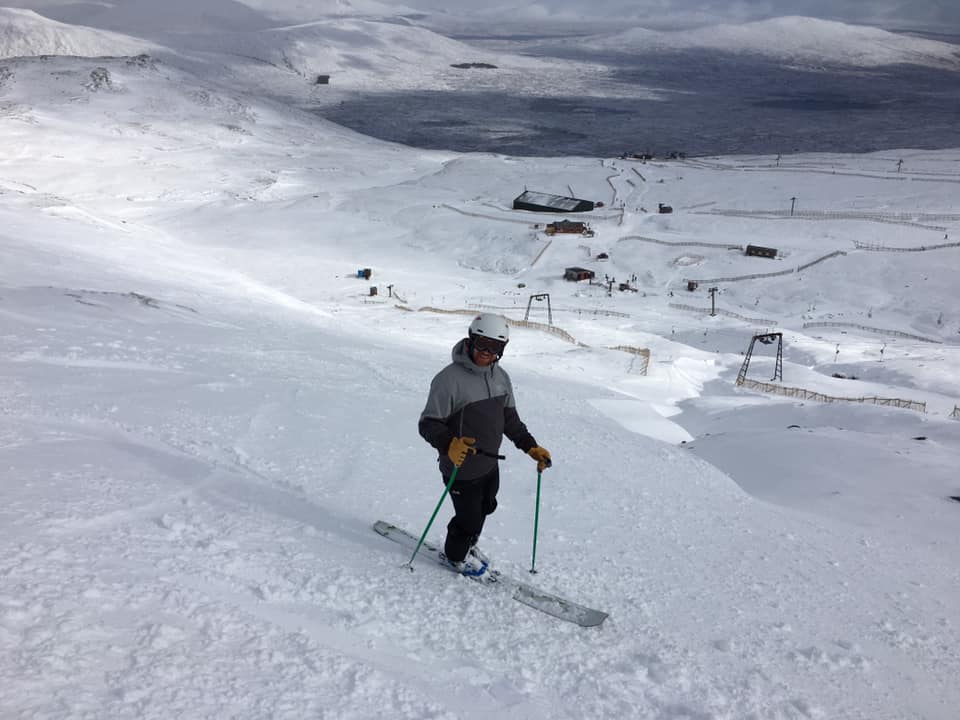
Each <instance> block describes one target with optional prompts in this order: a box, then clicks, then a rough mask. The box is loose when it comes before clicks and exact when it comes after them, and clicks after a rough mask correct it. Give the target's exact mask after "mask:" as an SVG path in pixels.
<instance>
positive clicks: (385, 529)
mask: <svg viewBox="0 0 960 720" xmlns="http://www.w3.org/2000/svg"><path fill="white" fill-rule="evenodd" d="M373 529H374V531H375V532H376V533H377V534H379V535H382V536H383V537H385V538H387V539H389V540H392V541H393V542H395V543H398V544H399V545H402V546H403V547H405V548H407V549H409V550H410V551H411V552H412V551H413V549H414V548H416V547H417V542H418V541H419V538H418V537H416V536H414V535H411V534H410V533H408V532H407V531H406V530H404V529H402V528H399V527H397V526H396V525H391V524H390V523H388V522H384V521H383V520H378V521H377V522H375V523H374V524H373ZM438 553H439V549H438V548H437V546H436V545H433V544H432V543H430V542H429V541H426V540H425V541H424V543H423V545H421V546H420V554H421V555H426V556H427V557H429V558H431V559H432V560H433V561H434V562H436V563H437V564H438V565H439V564H440V561H439V557H438ZM491 573H492V574H493V577H492V578H491V579H490V580H487V581H486V582H485V583H484V584H488V585H491V586H495V587H504V588H506V589H507V590H510V591H512V593H513V599H514V600H516V601H517V602H521V603H523V604H524V605H526V606H528V607H532V608H533V609H535V610H539V611H540V612H542V613H546V614H547V615H552V616H553V617H555V618H558V619H560V620H565V621H567V622H572V623H575V624H577V625H579V626H580V627H597V626H598V625H600V624H601V623H603V621H604V620H606V619H607V613H605V612H601V611H600V610H594V609H593V608H589V607H586V606H584V605H580V604H579V603H575V602H573V601H571V600H567V599H565V598H562V597H560V596H559V595H555V594H553V593H551V592H547V591H545V590H541V589H540V588H536V587H534V586H532V585H529V584H527V583H523V582H520V581H519V580H515V579H513V578H511V577H509V576H507V575H504V574H503V573H501V572H499V571H497V570H492V571H491Z"/></svg>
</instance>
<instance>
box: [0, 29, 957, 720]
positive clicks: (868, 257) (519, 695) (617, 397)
mask: <svg viewBox="0 0 960 720" xmlns="http://www.w3.org/2000/svg"><path fill="white" fill-rule="evenodd" d="M3 21H4V22H5V23H7V25H6V26H5V27H9V26H10V25H11V24H12V25H17V24H19V23H22V22H28V23H29V22H32V21H33V19H32V18H31V17H30V16H27V15H22V14H11V13H9V12H7V13H5V14H4V15H3ZM24 27H27V26H24ZM83 33H86V31H85V30H83V29H78V30H77V34H76V35H72V36H71V37H72V41H77V42H79V40H77V39H78V38H84V37H86V38H88V39H89V43H90V45H89V46H88V47H87V48H86V49H85V48H84V47H76V46H71V47H72V50H71V52H70V55H72V56H75V57H53V56H49V54H46V56H43V57H40V55H44V53H41V52H39V51H37V52H30V51H29V48H28V49H27V50H18V51H17V52H16V54H18V55H28V56H31V57H11V56H10V55H11V54H12V53H11V52H8V51H3V52H0V56H7V57H5V59H2V60H0V138H2V143H3V147H4V148H5V149H6V152H5V153H3V154H2V156H0V247H2V250H3V258H4V261H3V263H2V264H0V337H2V340H3V342H2V345H0V376H2V380H0V408H2V413H0V528H2V533H0V578H2V582H0V716H2V717H24V718H26V717H31V718H33V717H37V718H40V717H42V718H82V717H91V718H92V717H95V718H163V719H164V720H167V719H168V718H170V717H234V718H303V717H321V718H337V719H338V720H339V719H340V718H371V717H391V718H411V719H413V718H416V719H421V718H490V717H498V718H517V719H518V720H519V719H521V718H522V719H524V720H528V719H531V718H534V719H537V718H544V719H546V718H551V719H553V718H571V719H573V718H577V719H579V718H611V719H612V718H662V719H663V720H682V719H687V718H697V719H698V720H732V719H737V720H739V719H742V718H757V719H759V718H776V719H791V720H794V719H798V718H845V719H846V718H862V719H864V720H868V719H869V720H876V719H877V718H898V719H901V718H924V719H936V720H952V718H955V717H956V707H957V706H958V705H960V689H958V687H957V685H956V681H955V679H956V677H958V675H960V626H958V620H957V618H958V617H960V589H958V588H960V559H958V558H960V553H958V549H960V540H958V533H957V532H956V528H957V523H958V522H960V503H958V502H955V501H953V500H951V499H950V497H951V496H960V483H958V481H957V472H956V468H957V465H958V459H960V419H958V417H957V416H958V415H960V410H958V405H960V390H958V389H957V385H956V378H957V373H958V370H960V311H958V302H957V299H958V298H957V283H956V276H957V270H958V268H960V245H958V244H957V243H958V241H960V208H958V205H957V198H958V197H960V194H958V187H960V149H951V150H940V151H930V150H924V151H919V150H910V149H903V150H897V151H886V152H879V153H874V154H870V155H862V156H853V155H829V154H807V155H797V156H783V157H768V156H739V157H715V158H696V159H690V160H673V161H665V160H653V161H648V162H641V161H639V160H634V159H621V158H589V157H567V158H550V159H544V158H512V157H506V156H500V155H489V154H466V155H461V154H456V153H452V152H439V151H424V150H417V149H414V148H406V147H401V146H396V145H390V144H387V143H382V142H378V141H374V140H371V139H368V138H364V137H362V136H360V135H357V134H355V133H352V132H349V131H347V130H344V129H342V128H339V127H337V126H334V125H332V124H329V123H326V122H324V121H322V120H320V119H318V118H317V117H316V116H315V115H311V114H308V113H305V112H301V111H300V110H298V109H296V108H295V107H292V106H291V105H289V104H282V103H279V102H277V101H275V100H271V99H267V98H265V97H263V96H262V95H260V94H258V93H256V92H252V91H251V88H255V89H259V88H260V87H261V83H262V79H263V78H262V76H260V75H257V74H255V72H254V71H253V70H250V68H249V67H248V66H246V65H243V64H242V63H241V61H240V60H236V59H232V58H231V56H229V55H220V54H217V53H215V52H214V50H213V49H211V50H210V51H209V53H208V54H197V53H195V51H194V50H183V54H180V51H178V50H177V49H176V48H171V49H169V50H166V51H162V52H159V53H157V54H151V55H147V56H142V55H140V56H136V57H133V56H131V57H101V56H103V55H112V56H119V55H124V54H125V53H126V52H128V51H127V50H123V51H116V52H115V51H111V50H110V48H109V47H107V48H104V47H103V46H102V45H101V44H100V43H101V40H102V36H101V35H97V36H96V37H94V36H90V35H85V34H83ZM10 36H11V35H7V34H5V35H4V37H10ZM28 36H29V33H28V32H27V31H26V30H24V32H23V33H20V34H17V35H15V37H18V38H22V37H28ZM38 42H41V41H40V40H38ZM105 51H109V52H105ZM137 55H139V52H138V53H137ZM79 56H86V57H79ZM248 70H249V71H250V75H249V76H248V75H247V74H246V73H247V71H248ZM245 78H247V80H248V83H247V84H244V79H245ZM228 80H229V81H230V84H227V81H228ZM525 187H526V188H529V189H531V190H535V191H540V192H547V193H557V194H571V195H575V196H576V197H581V198H587V199H593V200H599V201H603V203H604V206H603V207H601V208H598V209H597V210H595V211H593V212H591V213H587V214H585V215H581V216H579V217H577V218H575V219H583V220H585V221H586V222H588V223H589V225H590V227H591V229H592V231H593V233H594V234H593V236H591V237H583V236H576V235H562V234H558V235H554V236H552V237H550V236H547V235H546V234H545V233H544V224H545V223H546V222H551V221H553V220H556V219H558V218H557V216H551V215H547V214H538V213H527V212H522V211H514V210H512V209H511V202H512V200H513V198H514V197H515V196H516V195H518V194H519V193H520V192H522V190H523V189H524V188H525ZM659 203H666V204H669V205H670V206H672V208H673V212H672V213H670V214H660V213H658V212H656V210H657V206H658V204H659ZM747 244H755V245H760V246H764V247H771V248H774V249H776V250H777V256H776V258H773V259H768V258H763V257H753V256H748V255H746V254H745V246H746V245H747ZM601 254H606V255H607V256H608V257H607V258H606V259H600V257H599V256H600V255H601ZM571 266H582V267H586V268H589V269H592V270H594V271H595V273H596V275H597V282H596V283H587V282H580V283H574V282H569V281H566V280H564V279H563V273H564V270H565V268H567V267H571ZM364 268H370V269H371V271H372V275H371V278H370V279H369V280H367V279H364V278H363V277H359V276H358V270H362V269H364ZM745 276H759V277H745ZM734 278H741V279H734ZM607 281H609V282H607ZM690 281H694V282H696V283H699V284H697V285H696V287H695V289H694V290H688V289H687V288H688V287H689V285H688V283H689V282H690ZM621 283H622V284H624V285H625V286H627V287H626V289H623V290H621V289H620V285H621ZM712 287H715V288H717V291H716V294H715V296H713V297H711V295H710V294H709V290H710V288H712ZM372 288H376V294H372V292H373V291H372ZM539 293H548V294H549V296H550V304H549V314H548V307H547V305H546V301H544V300H541V301H536V300H533V299H532V298H531V295H532V294H539ZM481 309H483V310H488V311H493V312H501V313H503V314H504V315H506V316H507V317H508V318H509V319H511V320H513V321H517V324H515V325H514V326H513V328H512V331H511V333H512V337H511V341H510V344H509V345H508V348H507V352H506V354H505V356H504V358H503V361H502V362H503V366H504V367H505V368H506V369H507V370H508V372H510V374H511V377H512V379H513V383H514V387H515V391H516V395H517V402H518V409H519V411H520V415H521V417H522V418H523V419H524V420H525V421H526V423H527V425H528V427H529V428H530V430H531V432H532V433H533V434H534V436H535V437H536V439H537V441H538V442H539V443H540V444H541V445H543V446H544V447H546V448H548V449H549V450H550V451H551V452H552V454H553V458H554V466H553V467H552V468H550V469H549V470H547V471H546V472H544V474H543V478H542V487H541V491H542V496H541V502H540V507H539V534H538V538H537V556H536V566H537V570H538V574H537V575H536V576H531V575H529V574H528V572H527V571H528V570H529V569H530V564H531V561H532V557H531V549H532V542H533V539H534V538H533V520H534V514H535V511H536V504H535V503H536V494H537V475H536V469H535V465H534V463H533V462H532V461H531V460H530V458H528V457H526V456H524V455H523V454H521V453H519V452H517V451H515V450H514V449H513V448H512V447H508V446H507V445H505V447H504V448H503V450H504V452H505V454H506V455H507V459H506V460H505V461H503V462H502V464H501V476H502V480H501V492H500V496H499V500H500V507H499V508H498V510H497V512H496V513H495V514H493V515H492V516H491V517H490V519H489V521H488V523H487V527H486V529H485V532H484V537H483V542H482V545H483V547H484V549H485V551H486V552H487V553H488V554H489V555H491V556H492V557H493V558H494V560H495V563H496V565H497V566H498V567H499V568H500V569H502V570H503V571H504V572H506V573H508V574H510V575H512V576H514V577H517V578H519V579H524V580H532V581H533V582H534V584H536V585H539V586H541V587H543V588H544V589H547V590H551V591H554V592H557V593H559V594H561V595H563V596H565V597H568V598H570V599H572V600H575V601H577V602H580V603H582V604H584V605H588V606H590V607H594V608H597V609H600V610H603V611H604V612H607V613H609V615H610V617H609V619H607V620H606V622H605V623H604V624H603V625H602V626H601V627H599V628H592V629H585V628H579V627H577V626H575V625H573V624H570V623H564V622H562V621H560V620H557V619H555V618H552V617H549V616H547V615H544V614H542V613H539V612H537V611H536V610H533V609H531V608H529V607H527V606H525V605H522V604H520V603H517V602H515V601H513V600H512V599H511V598H510V596H509V594H505V593H502V592H499V591H498V589H497V588H496V587H484V586H480V585H478V584H476V583H474V582H472V581H471V580H468V579H466V578H460V577H456V576H454V575H452V574H450V573H449V572H446V571H445V570H443V569H442V568H439V567H435V566H433V565H431V564H428V563H424V562H422V561H417V562H415V563H414V571H413V572H410V571H409V570H408V569H406V568H405V567H404V565H405V563H407V561H408V560H409V559H410V558H409V556H408V555H407V554H406V553H405V552H403V550H402V549H401V548H399V547H398V546H395V545H394V544H392V543H390V542H388V541H386V540H384V539H383V538H381V537H379V536H377V535H376V534H375V533H374V532H373V531H372V530H371V525H372V524H373V523H374V522H375V521H376V520H378V519H384V520H387V521H390V522H392V523H395V524H397V525H399V526H402V527H404V528H406V529H408V530H409V531H411V532H413V533H420V532H422V531H423V529H424V527H425V526H426V523H427V521H428V519H429V517H430V514H431V512H432V511H433V508H434V507H435V505H436V503H437V501H438V500H439V499H440V497H441V493H442V491H443V486H442V484H441V480H440V476H439V473H438V472H437V468H436V464H435V461H436V453H435V452H434V451H433V450H432V449H431V448H430V447H429V446H427V444H426V443H425V442H423V440H422V439H421V438H420V437H419V436H418V434H417V428H416V426H417V420H418V417H419V413H420V411H421V409H422V407H423V403H424V401H425V398H426V393H427V389H428V386H429V382H430V379H431V378H432V377H433V375H434V374H435V373H436V372H437V371H439V370H440V369H441V368H442V367H443V366H444V365H445V364H446V363H447V362H449V353H450V349H451V347H452V346H453V345H454V344H455V343H456V342H457V341H458V340H459V339H460V338H462V337H463V336H464V333H465V328H466V326H467V324H468V323H469V320H470V317H471V315H472V314H473V313H475V312H477V311H478V310H481ZM711 310H713V311H714V313H715V314H711ZM525 317H526V318H527V319H528V320H529V321H530V323H529V324H528V325H526V326H524V325H522V324H520V321H522V320H524V318H525ZM561 331H562V332H561ZM765 333H782V338H783V365H782V378H779V377H778V379H777V380H776V381H775V382H773V381H772V380H771V378H772V377H774V376H775V375H777V367H776V361H775V358H776V350H777V344H776V343H775V342H774V343H771V344H763V343H756V344H755V346H754V348H753V356H752V360H751V363H750V365H749V368H748V369H747V372H746V377H747V379H748V380H749V381H751V382H750V383H748V384H746V385H741V386H738V385H737V384H736V382H735V381H736V379H737V376H738V373H739V372H740V370H741V367H742V365H743V363H744V360H745V354H744V353H745V352H746V350H747V348H748V346H749V345H750V342H751V339H752V338H753V337H754V335H755V334H765ZM631 349H633V351H631ZM644 350H646V351H649V358H647V357H646V356H645V355H644V354H643V352H642V351H644ZM754 381H755V382H757V383H761V382H762V383H770V382H773V384H774V385H776V386H779V387H781V388H793V389H795V391H796V392H799V391H804V392H806V393H820V394H822V395H824V396H830V397H832V398H847V399H848V400H851V401H842V400H838V401H835V402H829V403H827V402H821V401H818V400H816V399H813V398H811V397H807V398H802V397H796V396H785V395H780V394H773V393H770V392H764V391H763V390H762V389H761V388H760V387H759V386H754V385H753V384H752V383H753V382H754ZM863 398H868V399H869V398H881V399H885V400H888V401H889V400H898V401H901V403H912V404H913V405H911V407H912V408H922V409H911V408H910V407H896V406H893V405H890V404H886V405H884V404H879V405H878V404H873V403H872V402H870V401H869V400H868V401H867V402H861V401H860V400H861V399H863ZM449 517H450V508H449V504H447V505H446V506H444V507H443V508H442V510H441V512H440V514H439V516H438V519H437V521H436V523H435V524H434V526H433V527H432V529H431V531H430V533H429V537H430V538H431V539H432V540H434V541H438V540H440V539H441V538H442V534H443V526H444V525H445V523H446V522H447V520H448V519H449ZM951 708H952V709H951Z"/></svg>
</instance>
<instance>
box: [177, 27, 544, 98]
mask: <svg viewBox="0 0 960 720" xmlns="http://www.w3.org/2000/svg"><path fill="white" fill-rule="evenodd" d="M195 39H196V40H197V42H202V43H203V48H202V49H203V50H205V51H211V52H215V53H221V54H225V55H241V56H244V57H247V58H254V59H257V60H260V61H263V62H267V63H269V64H271V65H275V66H277V67H280V68H284V69H287V70H292V71H293V72H296V73H298V74H300V75H302V76H304V77H310V76H311V75H313V74H314V73H324V74H326V73H336V74H337V78H336V81H337V83H338V84H340V83H341V81H342V80H344V79H346V78H351V79H354V80H355V79H357V78H359V77H371V78H376V80H377V85H378V86H382V84H383V82H384V81H385V80H388V79H389V78H390V77H392V76H395V75H396V76H404V77H407V78H408V80H409V76H410V75H411V73H413V74H416V73H417V72H436V71H438V70H440V71H442V70H450V65H452V64H454V63H462V62H467V61H470V62H486V63H489V64H491V65H496V66H498V67H501V66H503V65H504V64H505V60H504V56H503V55H502V54H493V53H489V52H486V51H483V50H479V49H477V48H474V47H471V46H468V45H466V44H464V43H461V42H458V41H456V40H451V39H450V38H447V37H444V36H442V35H439V34H437V33H434V32H431V31H430V30H426V29H424V28H420V27H415V26H411V25H407V24H404V23H398V22H380V21H375V20H361V19H355V18H353V19H344V18H335V19H327V20H320V21H316V22H311V23H305V24H301V25H293V26H288V27H281V28H273V29H269V30H262V31H258V32H252V33H238V34H221V35H219V36H216V37H209V36H202V37H198V38H195ZM506 64H508V65H509V67H511V68H514V69H515V68H517V67H535V66H540V65H541V64H542V61H538V60H534V59H528V58H522V57H519V56H509V58H508V60H506Z"/></svg>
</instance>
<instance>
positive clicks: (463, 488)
mask: <svg viewBox="0 0 960 720" xmlns="http://www.w3.org/2000/svg"><path fill="white" fill-rule="evenodd" d="M449 479H450V478H444V481H443V482H444V484H446V483H447V482H448V481H449ZM499 489H500V468H499V467H498V466H494V468H493V470H491V471H490V472H488V473H487V474H486V475H483V476H482V477H479V478H477V479H476V480H471V481H470V482H469V483H466V484H464V485H460V484H459V483H454V484H453V487H452V488H450V500H452V501H453V509H454V512H455V513H456V514H455V515H454V516H453V519H452V520H451V521H450V522H449V523H447V541H446V542H445V543H444V546H443V552H444V554H445V555H446V556H447V557H448V558H449V559H450V560H453V561H454V562H460V561H461V560H463V559H464V558H465V557H466V556H467V551H468V550H469V549H470V548H471V547H472V546H473V545H475V544H476V542H477V540H478V539H479V538H480V533H481V532H483V522H484V520H486V519H487V515H489V514H490V513H492V512H493V511H494V510H496V509H497V491H498V490H499Z"/></svg>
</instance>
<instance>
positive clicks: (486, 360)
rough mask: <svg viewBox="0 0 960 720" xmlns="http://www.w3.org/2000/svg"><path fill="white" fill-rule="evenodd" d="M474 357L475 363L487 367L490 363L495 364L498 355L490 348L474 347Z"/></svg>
mask: <svg viewBox="0 0 960 720" xmlns="http://www.w3.org/2000/svg"><path fill="white" fill-rule="evenodd" d="M472 359H473V364H474V365H478V366H479V367H487V366H488V365H491V364H493V362H494V361H495V360H496V359H497V356H496V355H495V354H494V353H492V352H490V351H489V350H477V349H474V351H473V358H472Z"/></svg>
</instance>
